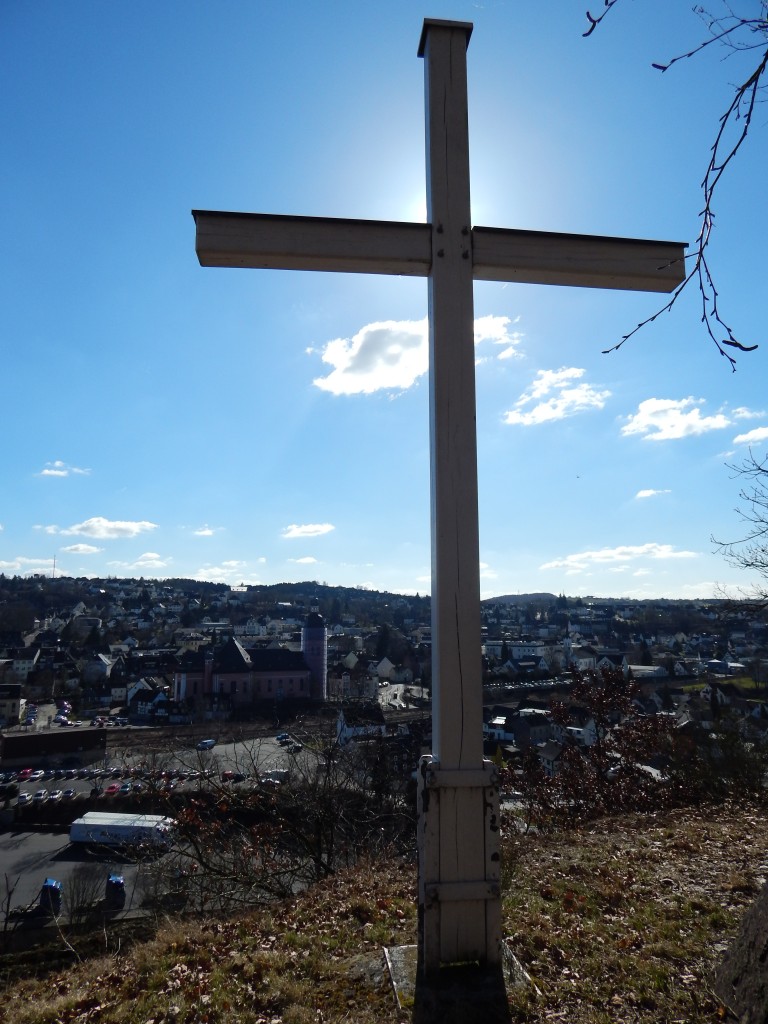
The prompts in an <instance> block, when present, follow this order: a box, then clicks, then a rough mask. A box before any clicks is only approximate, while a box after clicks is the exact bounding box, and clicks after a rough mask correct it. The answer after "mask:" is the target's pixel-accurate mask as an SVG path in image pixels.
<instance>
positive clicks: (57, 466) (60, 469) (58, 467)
mask: <svg viewBox="0 0 768 1024" xmlns="http://www.w3.org/2000/svg"><path fill="white" fill-rule="evenodd" d="M90 472H91V471H90V469H80V468H79V467H78V466H68V465H67V463H66V462H62V461H61V459H56V460H55V461H54V462H46V464H45V466H44V467H43V469H41V470H40V472H39V473H38V474H37V475H38V476H69V474H70V473H74V474H75V475H76V476H88V474H89V473H90Z"/></svg>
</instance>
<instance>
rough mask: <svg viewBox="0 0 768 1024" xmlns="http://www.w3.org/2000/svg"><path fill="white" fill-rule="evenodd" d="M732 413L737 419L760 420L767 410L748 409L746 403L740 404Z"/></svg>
mask: <svg viewBox="0 0 768 1024" xmlns="http://www.w3.org/2000/svg"><path fill="white" fill-rule="evenodd" d="M731 415H732V416H733V418H734V419H735V420H759V419H761V418H762V417H763V416H765V410H764V409H748V408H747V407H746V406H745V405H740V406H738V407H737V408H736V409H733V410H732V412H731Z"/></svg>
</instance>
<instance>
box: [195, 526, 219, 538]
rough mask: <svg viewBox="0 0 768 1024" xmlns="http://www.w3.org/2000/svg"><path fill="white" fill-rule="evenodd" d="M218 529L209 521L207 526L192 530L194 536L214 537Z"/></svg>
mask: <svg viewBox="0 0 768 1024" xmlns="http://www.w3.org/2000/svg"><path fill="white" fill-rule="evenodd" d="M215 532H216V531H215V530H214V528H213V527H212V526H209V525H208V524H207V523H206V524H205V526H200V527H199V528H198V529H197V530H193V531H192V536H193V537H212V536H213V535H214V533H215Z"/></svg>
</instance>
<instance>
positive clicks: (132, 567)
mask: <svg viewBox="0 0 768 1024" xmlns="http://www.w3.org/2000/svg"><path fill="white" fill-rule="evenodd" d="M171 561H172V559H170V558H162V557H161V556H160V555H158V554H157V552H156V551H145V552H144V554H143V555H139V557H138V558H137V559H136V561H135V562H109V563H108V564H109V565H110V566H112V567H113V568H118V569H123V570H125V571H127V572H137V573H139V575H142V576H143V575H144V573H146V572H148V571H150V570H154V571H158V570H160V569H167V568H168V566H169V565H170V563H171Z"/></svg>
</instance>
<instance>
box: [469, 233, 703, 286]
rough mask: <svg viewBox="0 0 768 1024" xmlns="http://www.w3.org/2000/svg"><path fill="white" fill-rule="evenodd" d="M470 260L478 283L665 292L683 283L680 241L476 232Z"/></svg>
mask: <svg viewBox="0 0 768 1024" xmlns="http://www.w3.org/2000/svg"><path fill="white" fill-rule="evenodd" d="M472 259H473V274H474V277H475V278H476V279H477V280H480V281H519V282H521V283H524V284H561V285H572V286H575V287H581V288H623V289H628V290H630V291H643V292H671V291H674V289H675V288H676V287H677V286H678V285H679V284H680V283H681V282H682V281H683V279H684V278H685V262H684V261H685V243H683V242H653V241H646V240H645V239H636V238H610V237H607V236H603V235H569V234H559V233H556V232H549V231H516V230H506V229H503V228H483V227H476V228H473V229H472Z"/></svg>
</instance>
